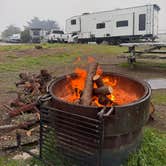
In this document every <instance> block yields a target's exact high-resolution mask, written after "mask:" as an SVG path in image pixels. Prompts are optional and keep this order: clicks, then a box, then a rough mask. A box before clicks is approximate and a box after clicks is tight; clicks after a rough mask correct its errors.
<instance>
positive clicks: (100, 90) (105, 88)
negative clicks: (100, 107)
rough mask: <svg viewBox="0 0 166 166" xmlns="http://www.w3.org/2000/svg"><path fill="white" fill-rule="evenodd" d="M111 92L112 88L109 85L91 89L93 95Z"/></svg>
mask: <svg viewBox="0 0 166 166" xmlns="http://www.w3.org/2000/svg"><path fill="white" fill-rule="evenodd" d="M112 92H113V89H112V87H111V86H102V87H100V88H94V89H93V93H94V95H97V96H99V95H103V96H104V95H109V94H111V93H112Z"/></svg>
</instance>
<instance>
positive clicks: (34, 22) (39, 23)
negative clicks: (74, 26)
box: [27, 17, 59, 31]
mask: <svg viewBox="0 0 166 166" xmlns="http://www.w3.org/2000/svg"><path fill="white" fill-rule="evenodd" d="M27 24H28V28H41V29H43V30H46V31H50V30H51V29H57V30H59V25H58V23H57V22H56V21H54V20H40V19H39V18H38V17H34V18H33V19H31V20H30V21H29V22H27Z"/></svg>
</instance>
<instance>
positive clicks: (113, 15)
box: [66, 4, 160, 44]
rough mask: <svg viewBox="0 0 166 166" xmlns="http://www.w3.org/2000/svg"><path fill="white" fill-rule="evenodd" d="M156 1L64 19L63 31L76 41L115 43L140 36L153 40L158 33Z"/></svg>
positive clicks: (136, 38) (128, 40) (157, 7)
mask: <svg viewBox="0 0 166 166" xmlns="http://www.w3.org/2000/svg"><path fill="white" fill-rule="evenodd" d="M159 10H160V7H159V6H158V5H156V4H150V5H144V6H137V7H130V8H125V9H116V10H111V11H103V12H96V13H84V14H82V15H79V16H74V17H71V18H69V19H67V20H66V32H67V33H68V34H70V35H72V36H77V38H75V39H76V40H77V42H80V43H87V42H96V43H101V42H108V43H111V44H117V43H121V42H131V41H136V40H140V39H146V40H155V38H156V37H157V35H158V12H159Z"/></svg>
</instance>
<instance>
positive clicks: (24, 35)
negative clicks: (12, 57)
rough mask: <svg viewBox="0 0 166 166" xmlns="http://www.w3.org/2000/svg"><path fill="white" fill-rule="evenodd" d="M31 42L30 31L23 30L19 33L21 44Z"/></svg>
mask: <svg viewBox="0 0 166 166" xmlns="http://www.w3.org/2000/svg"><path fill="white" fill-rule="evenodd" d="M30 40H31V36H30V31H29V30H28V29H25V30H24V31H22V32H21V42H23V43H29V42H30Z"/></svg>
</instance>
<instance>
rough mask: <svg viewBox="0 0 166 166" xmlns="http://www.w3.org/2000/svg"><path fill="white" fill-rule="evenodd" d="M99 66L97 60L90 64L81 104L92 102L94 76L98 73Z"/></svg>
mask: <svg viewBox="0 0 166 166" xmlns="http://www.w3.org/2000/svg"><path fill="white" fill-rule="evenodd" d="M97 67H98V63H96V62H93V63H90V64H89V69H88V73H87V78H86V82H85V88H84V90H83V94H82V96H81V99H80V104H83V105H87V106H88V105H90V104H91V102H92V95H93V77H94V76H95V74H96V70H97Z"/></svg>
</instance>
